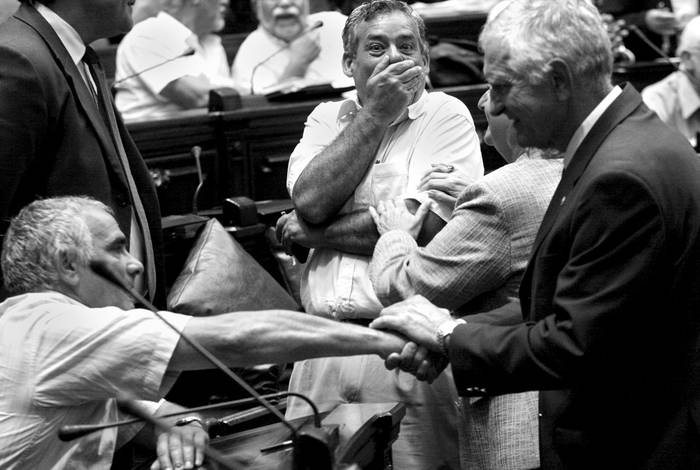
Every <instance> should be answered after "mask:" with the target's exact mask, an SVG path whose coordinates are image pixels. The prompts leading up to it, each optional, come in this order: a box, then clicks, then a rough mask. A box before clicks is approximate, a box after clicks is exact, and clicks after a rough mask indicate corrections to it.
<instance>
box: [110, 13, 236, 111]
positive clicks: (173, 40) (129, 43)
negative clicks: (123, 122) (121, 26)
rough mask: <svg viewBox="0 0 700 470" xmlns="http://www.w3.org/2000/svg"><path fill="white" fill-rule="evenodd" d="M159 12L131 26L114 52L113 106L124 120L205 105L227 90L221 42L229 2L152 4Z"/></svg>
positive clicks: (229, 83)
mask: <svg viewBox="0 0 700 470" xmlns="http://www.w3.org/2000/svg"><path fill="white" fill-rule="evenodd" d="M152 3H153V5H155V4H156V3H159V4H160V7H161V8H162V11H160V12H158V13H157V14H156V16H152V17H149V18H147V19H145V20H143V21H141V22H139V23H138V24H136V25H135V26H134V28H133V29H132V30H131V31H130V32H129V33H127V35H126V36H124V39H122V41H121V43H120V44H119V49H118V50H117V71H116V76H115V89H116V104H117V107H118V108H119V110H120V111H121V113H122V115H123V116H124V118H125V119H142V118H146V117H156V116H163V115H168V114H171V113H172V112H175V111H180V110H182V109H189V108H196V107H202V106H206V104H207V102H208V99H209V90H211V89H212V88H217V87H225V86H228V87H232V86H233V82H232V81H231V79H230V76H229V65H228V60H227V58H226V51H225V50H224V47H223V46H222V44H221V37H220V36H218V35H216V34H213V33H215V32H217V31H220V30H221V29H222V28H223V27H224V15H225V13H226V10H227V9H228V0H152Z"/></svg>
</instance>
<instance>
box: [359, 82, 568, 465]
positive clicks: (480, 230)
mask: <svg viewBox="0 0 700 470" xmlns="http://www.w3.org/2000/svg"><path fill="white" fill-rule="evenodd" d="M488 95H489V92H488V91H487V92H486V93H485V94H484V96H482V98H481V100H480V101H479V106H480V107H481V109H483V110H484V112H485V114H486V117H487V119H488V122H489V126H488V129H487V130H486V134H485V135H484V141H485V142H486V143H487V144H489V145H493V146H495V147H496V149H497V150H498V151H499V153H500V154H501V155H502V156H503V158H504V159H505V160H506V161H507V162H508V164H507V165H505V166H503V167H501V168H499V169H497V170H495V171H493V172H491V173H489V174H488V175H486V176H484V177H483V178H480V179H478V180H476V181H475V182H473V183H471V184H468V185H467V186H466V189H465V190H464V191H463V192H462V193H461V194H460V195H459V196H458V199H457V204H456V206H455V210H454V212H453V213H452V218H451V219H450V220H449V222H448V223H447V225H445V227H444V228H443V229H442V230H440V232H438V233H437V234H436V235H435V237H434V238H433V239H432V240H431V241H430V242H429V243H428V244H427V245H425V246H424V247H420V246H418V244H417V243H416V241H415V237H416V234H417V230H418V229H419V228H420V225H421V220H420V218H419V217H417V216H416V215H413V214H411V213H410V212H408V211H407V210H406V207H405V205H404V204H403V203H396V204H394V203H393V202H392V201H388V203H383V202H380V204H379V207H378V208H377V210H374V209H370V212H371V213H372V216H373V218H374V220H375V222H376V225H377V229H378V231H379V233H380V234H381V237H380V238H379V240H378V241H377V245H376V246H375V248H374V255H373V256H372V261H371V263H370V279H371V280H372V284H373V285H374V291H375V292H376V294H377V297H379V300H381V301H382V303H383V304H384V305H391V304H392V303H394V302H398V301H401V300H404V299H406V298H408V297H410V296H412V295H415V294H420V295H423V296H424V297H426V298H427V299H428V300H430V301H431V302H433V303H434V304H435V305H438V306H440V307H444V308H447V309H450V310H452V311H457V313H458V316H463V315H468V314H471V313H478V312H481V311H484V310H489V309H492V308H496V307H500V306H502V305H504V304H506V303H508V301H509V299H511V298H517V296H518V286H519V284H520V279H521V278H522V275H523V272H524V271H525V266H526V265H527V261H528V258H529V256H530V251H531V249H532V245H533V243H534V241H535V235H536V234H537V229H538V228H539V225H540V222H541V221H542V217H543V216H544V212H545V210H546V209H547V206H548V205H549V201H550V199H551V197H552V194H554V189H555V188H556V186H557V184H558V183H559V180H560V178H561V172H562V168H563V162H562V158H561V154H559V153H558V152H555V151H546V152H545V151H542V150H538V149H534V148H532V149H528V150H524V149H522V148H521V147H520V146H518V144H517V142H516V137H515V131H514V129H513V126H512V121H511V120H510V119H508V118H507V117H506V116H505V115H503V114H502V115H500V116H493V115H491V114H490V113H489V108H490V107H489V105H488V99H489V98H488ZM438 171H439V169H438ZM452 174H453V173H439V172H438V173H435V174H433V175H432V178H429V179H426V182H425V187H426V188H432V189H430V193H431V194H433V193H435V194H440V193H442V190H443V189H447V190H448V192H449V191H450V189H451V186H455V183H451V178H450V175H452ZM456 186H460V185H456ZM462 186H463V185H462ZM416 214H419V212H416ZM462 411H463V416H464V421H463V422H462V423H460V424H461V425H460V427H459V437H460V446H459V447H460V460H461V463H462V468H478V469H481V470H525V469H532V468H538V467H539V465H540V462H539V445H538V418H537V413H538V403H537V392H526V393H520V394H508V395H501V396H497V397H482V398H475V399H471V400H469V399H465V400H463V401H462Z"/></svg>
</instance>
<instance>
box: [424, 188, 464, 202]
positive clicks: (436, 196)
mask: <svg viewBox="0 0 700 470" xmlns="http://www.w3.org/2000/svg"><path fill="white" fill-rule="evenodd" d="M428 196H430V199H432V200H434V201H435V202H438V203H443V204H449V205H451V206H454V204H455V202H456V201H457V200H456V199H455V198H453V197H452V196H450V195H449V194H447V193H444V192H442V191H435V190H430V191H428Z"/></svg>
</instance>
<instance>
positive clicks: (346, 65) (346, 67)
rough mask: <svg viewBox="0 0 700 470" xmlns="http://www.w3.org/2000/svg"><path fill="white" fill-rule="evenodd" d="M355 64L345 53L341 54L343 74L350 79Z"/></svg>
mask: <svg viewBox="0 0 700 470" xmlns="http://www.w3.org/2000/svg"><path fill="white" fill-rule="evenodd" d="M354 64H355V58H354V57H351V56H350V55H349V54H347V53H343V73H344V74H345V75H346V76H348V77H350V78H352V73H353V71H354V70H353V65H354Z"/></svg>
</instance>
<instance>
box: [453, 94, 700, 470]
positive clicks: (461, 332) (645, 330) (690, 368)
mask: <svg viewBox="0 0 700 470" xmlns="http://www.w3.org/2000/svg"><path fill="white" fill-rule="evenodd" d="M520 304H521V305H522V315H523V317H524V319H525V320H526V322H527V323H520V324H518V325H509V324H508V323H509V322H508V319H512V318H513V317H514V316H517V315H518V312H519V309H520V307H519V306H518V304H509V305H507V306H505V307H503V308H501V309H497V310H494V311H491V312H487V313H484V314H478V315H476V316H473V317H466V320H467V321H468V322H471V324H467V325H460V326H458V327H457V328H456V329H455V331H454V333H453V334H452V337H451V340H450V351H449V354H450V361H451V363H452V368H453V372H454V377H455V382H456V384H457V387H458V389H459V390H460V392H461V393H462V394H465V395H474V394H479V393H483V391H484V390H479V389H485V392H486V393H487V394H488V393H491V394H501V393H512V392H518V391H523V390H533V389H539V390H549V391H547V392H543V393H541V394H540V396H541V404H540V406H541V409H540V411H541V413H542V418H541V421H540V429H541V436H542V440H541V450H542V460H543V462H542V468H544V469H547V468H557V459H558V458H561V461H562V462H563V464H564V466H565V467H566V468H587V469H593V468H595V469H599V468H624V469H633V468H663V469H672V468H700V466H698V464H700V460H698V459H699V457H698V452H699V450H698V449H699V447H700V435H699V434H698V427H697V426H698V423H700V385H699V384H700V333H699V332H700V158H698V156H697V155H696V154H695V153H694V152H693V150H692V149H691V148H690V146H689V145H688V143H687V141H685V140H684V139H683V138H682V137H681V136H680V134H677V133H676V132H675V131H673V130H671V129H670V128H668V127H667V126H665V125H664V124H663V123H661V121H660V120H659V119H658V118H657V117H656V115H655V114H654V113H652V112H651V111H649V109H648V108H647V107H646V106H645V105H644V104H642V100H641V97H640V95H639V94H638V93H637V92H636V90H634V88H632V87H631V86H629V85H628V86H627V87H625V89H624V91H623V93H622V95H621V96H619V97H618V98H617V99H616V100H615V101H614V102H613V104H612V105H611V106H610V108H608V109H607V110H606V112H605V113H604V114H603V115H602V117H601V118H600V120H599V121H598V122H597V123H596V124H595V126H594V127H593V129H592V130H591V132H590V133H589V135H588V136H587V137H586V138H585V139H584V141H583V142H582V144H581V146H580V148H579V149H578V151H577V152H576V154H575V155H574V157H573V159H572V161H571V162H570V164H569V165H568V167H567V168H566V169H565V170H564V173H563V176H562V181H561V183H560V184H559V186H558V188H557V190H556V191H555V193H554V196H553V199H552V202H551V204H550V206H549V208H548V209H547V213H546V214H545V217H544V219H543V221H542V225H541V227H540V230H539V233H538V235H537V238H536V241H535V245H534V247H533V253H532V256H531V258H530V262H529V263H528V268H527V270H526V272H525V275H524V277H523V281H522V284H521V288H520ZM495 320H497V323H499V324H500V325H499V326H494V325H489V324H487V323H490V322H493V321H495ZM552 449H553V450H555V451H556V452H555V453H552ZM693 459H696V460H693ZM693 466H694V467H693Z"/></svg>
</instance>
